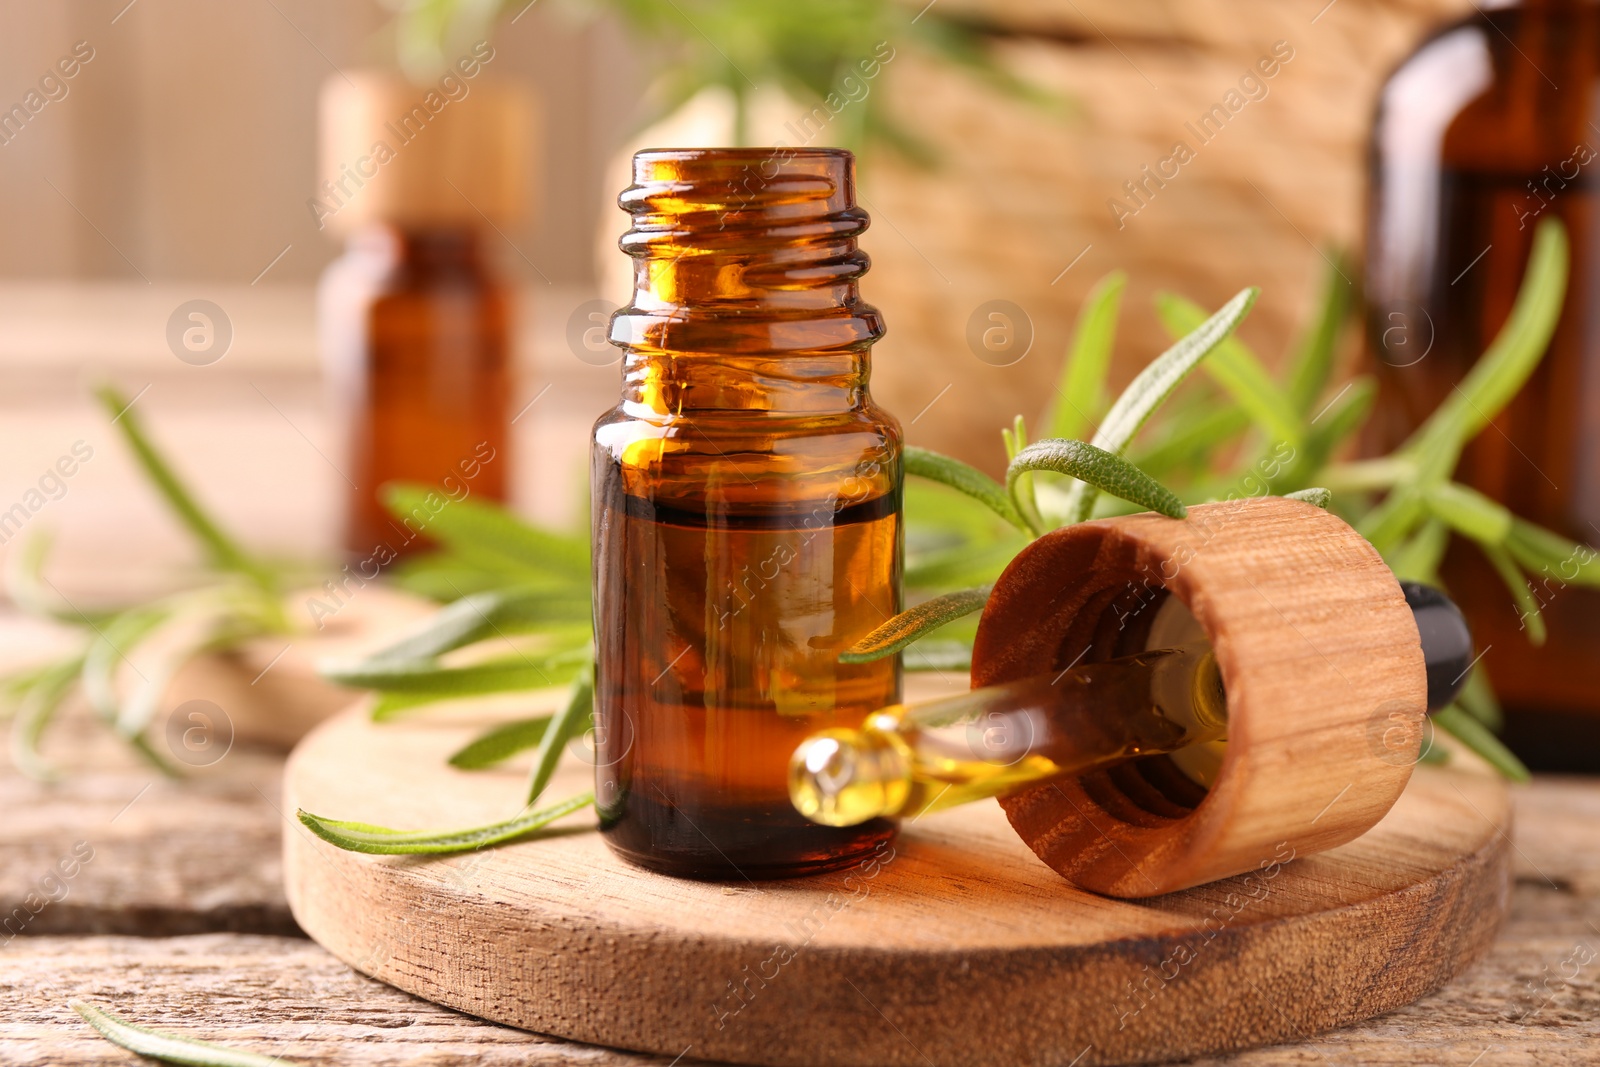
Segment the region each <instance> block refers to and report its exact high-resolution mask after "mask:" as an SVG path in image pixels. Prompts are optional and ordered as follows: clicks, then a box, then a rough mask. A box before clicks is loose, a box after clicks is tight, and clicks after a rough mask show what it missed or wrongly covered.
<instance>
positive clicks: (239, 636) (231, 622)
mask: <svg viewBox="0 0 1600 1067" xmlns="http://www.w3.org/2000/svg"><path fill="white" fill-rule="evenodd" d="M260 633H261V629H260V628H259V627H254V626H251V625H250V624H249V623H248V622H245V621H243V620H240V619H238V618H235V617H228V616H221V617H217V618H214V619H212V620H211V621H210V622H208V623H207V624H205V625H204V626H203V627H202V630H201V632H200V633H199V634H198V635H197V636H195V637H194V638H193V639H192V640H189V641H185V642H182V643H179V644H177V645H176V646H175V647H172V648H170V649H165V650H163V651H162V654H161V655H160V656H158V657H156V658H154V659H153V660H151V661H150V662H146V663H144V664H143V665H142V667H141V669H140V678H139V681H138V682H137V683H136V684H135V685H134V687H133V691H132V692H131V693H130V694H129V695H128V697H127V699H126V700H124V701H122V703H121V708H120V709H119V711H118V713H117V723H116V727H117V733H118V734H119V735H121V736H122V737H124V738H134V737H138V736H139V735H141V734H143V733H144V731H145V729H146V728H147V727H148V726H149V725H150V721H151V720H152V719H153V718H155V715H156V712H157V711H158V710H159V709H160V708H161V706H162V702H163V701H164V700H165V698H166V695H167V689H168V686H169V685H170V684H171V682H172V680H173V679H174V678H175V677H177V675H178V672H179V671H181V670H182V669H183V668H184V667H185V666H186V665H187V664H188V663H190V662H191V661H192V660H194V659H195V658H196V657H199V656H203V655H205V654H206V653H208V652H216V651H220V650H222V649H227V648H232V647H234V646H235V645H237V644H238V643H239V642H240V641H243V640H245V639H247V638H249V637H253V636H256V635H258V634H260Z"/></svg>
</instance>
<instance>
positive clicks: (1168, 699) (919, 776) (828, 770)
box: [789, 583, 1472, 826]
mask: <svg viewBox="0 0 1600 1067" xmlns="http://www.w3.org/2000/svg"><path fill="white" fill-rule="evenodd" d="M1403 588H1404V589H1405V593H1406V600H1407V602H1408V603H1409V604H1410V606H1411V608H1412V611H1413V613H1414V615H1415V618H1416V620H1417V624H1418V631H1419V634H1420V638H1421V644H1422V652H1423V659H1424V662H1425V664H1426V666H1427V671H1428V682H1429V684H1428V708H1429V710H1430V711H1432V710H1437V709H1438V708H1441V707H1443V706H1445V705H1446V704H1448V703H1449V702H1450V701H1451V700H1453V699H1454V697H1455V694H1456V692H1457V691H1458V690H1459V689H1460V686H1461V684H1462V682H1463V680H1464V678H1465V675H1466V666H1467V665H1468V664H1469V663H1470V661H1471V656H1472V638H1471V634H1470V633H1469V632H1468V631H1467V629H1466V624H1465V622H1464V620H1462V618H1461V615H1460V612H1459V611H1458V610H1457V609H1456V607H1455V605H1454V604H1452V603H1451V602H1450V601H1449V600H1448V599H1447V598H1445V597H1444V595H1443V594H1442V593H1439V592H1438V591H1437V590H1434V589H1431V588H1429V587H1427V586H1421V585H1416V584H1414V583H1403ZM1158 625H1159V623H1158ZM1192 633H1193V631H1191V634H1192ZM1227 718H1228V713H1227V694H1226V693H1225V691H1224V689H1223V684H1222V677H1221V674H1220V672H1219V671H1218V668H1217V661H1216V657H1215V656H1214V655H1213V654H1212V651H1211V647H1210V645H1209V644H1208V643H1207V642H1206V641H1205V640H1204V638H1203V637H1194V639H1192V640H1189V641H1186V642H1185V643H1183V644H1180V645H1177V646H1176V647H1170V648H1160V649H1154V650H1151V651H1147V652H1141V653H1138V654H1135V655H1131V656H1123V657H1121V658H1119V659H1113V660H1107V661H1105V662H1102V663H1087V664H1080V665H1078V666H1074V667H1070V668H1068V669H1067V670H1063V671H1059V672H1053V673H1050V674H1038V675H1034V676H1032V677H1028V678H1024V679H1021V680H1019V681H1016V682H1011V683H1008V684H1005V685H996V686H989V687H986V688H982V689H974V690H971V691H970V692H967V693H963V694H961V695H959V696H954V697H948V698H945V699H942V700H935V701H930V702H928V703H925V704H917V705H906V704H894V705H890V706H889V707H886V708H883V709H882V710H880V711H877V712H875V713H873V714H872V715H871V716H869V717H868V718H867V720H866V721H865V722H864V723H863V724H862V726H861V728H860V729H859V730H850V729H834V730H826V731H823V732H821V733H818V734H814V735H812V736H811V737H809V738H807V739H806V740H805V741H804V742H802V743H801V745H800V746H799V748H797V749H796V750H795V753H794V756H793V758H792V760H791V761H790V765H789V796H790V799H791V800H792V801H793V803H794V806H795V808H796V809H797V810H798V811H799V812H800V813H801V814H802V815H805V816H806V817H807V818H808V819H811V820H812V821H813V822H818V823H822V824H824V825H828V826H854V825H856V824H858V823H862V822H865V821H867V820H868V819H873V818H880V817H887V818H909V817H912V816H915V815H918V814H921V813H922V812H925V811H936V810H939V809H941V808H948V807H953V806H955V805H957V804H965V803H969V802H971V801H974V800H981V799H983V798H985V797H993V796H999V795H1001V794H1003V793H1007V792H1010V791H1011V790H1013V789H1016V788H1020V787H1022V786H1026V785H1033V784H1037V783H1040V782H1045V781H1049V780H1050V779H1052V778H1057V777H1062V776H1067V775H1079V774H1084V773H1087V772H1090V771H1095V770H1100V769H1103V768H1106V767H1111V766H1114V765H1116V764H1119V763H1123V762H1126V761H1127V760H1130V759H1134V758H1137V757H1140V756H1150V755H1156V754H1160V753H1182V752H1183V751H1184V750H1187V749H1192V748H1194V747H1196V746H1200V745H1203V744H1205V743H1207V742H1215V741H1222V740H1224V739H1225V738H1226V736H1227ZM1180 765H1181V766H1183V768H1184V770H1185V771H1186V772H1187V773H1189V774H1190V775H1191V776H1192V777H1196V778H1198V779H1200V780H1199V781H1198V784H1199V785H1202V786H1208V785H1210V782H1209V781H1206V780H1204V779H1205V778H1206V777H1207V775H1206V768H1205V766H1204V763H1203V762H1197V761H1184V762H1183V764H1180Z"/></svg>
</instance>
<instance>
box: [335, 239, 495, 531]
mask: <svg viewBox="0 0 1600 1067" xmlns="http://www.w3.org/2000/svg"><path fill="white" fill-rule="evenodd" d="M319 300H320V305H321V307H320V312H319V317H320V319H321V327H322V330H323V344H324V348H325V351H326V354H327V356H328V357H329V364H330V377H331V378H332V380H333V384H334V396H335V402H336V405H337V407H338V409H339V416H340V422H341V424H342V425H343V426H344V428H345V434H346V445H345V449H344V453H343V454H344V457H345V469H344V474H345V475H346V476H347V477H348V478H349V479H350V481H351V482H353V483H354V485H353V486H350V487H348V488H349V489H350V492H349V494H348V495H347V497H346V499H347V502H348V503H347V505H346V511H345V527H344V547H345V550H346V551H347V552H349V553H350V554H351V555H353V556H356V557H359V558H361V559H366V558H368V557H370V556H372V554H373V553H374V552H375V551H376V550H377V548H378V546H380V545H382V546H388V547H389V548H390V549H392V550H394V551H395V552H396V553H397V554H404V553H406V552H409V551H414V550H415V549H417V548H419V547H423V546H424V545H426V544H428V543H429V542H428V539H427V531H426V523H425V522H422V521H419V522H416V523H411V522H405V521H400V520H396V519H395V518H394V517H393V516H391V515H390V514H389V512H388V510H387V509H386V508H384V506H383V504H382V503H381V501H380V500H379V497H378V490H379V488H380V487H381V486H383V485H384V484H385V483H386V482H392V481H409V482H418V483H421V484H423V485H430V486H438V487H439V488H440V489H441V491H442V494H441V495H444V494H448V495H449V496H450V497H452V498H455V497H459V496H460V495H461V492H462V490H465V491H466V492H467V493H468V494H471V495H478V494H481V495H482V496H483V497H485V498H487V499H491V500H504V499H505V498H506V491H507V487H508V480H507V477H508V474H509V467H510V464H509V456H508V451H509V450H508V449H507V447H506V437H507V423H508V420H509V418H510V414H511V413H510V411H509V405H510V399H511V369H512V368H511V358H510V339H509V337H508V331H509V322H508V320H509V308H508V303H509V300H508V296H507V293H506V291H505V287H504V286H503V285H502V284H501V283H500V282H499V281H498V280H497V279H496V278H495V277H494V276H493V275H492V273H491V272H490V270H489V269H488V267H487V266H486V265H485V264H484V262H483V259H482V257H481V255H480V250H479V240H478V234H477V232H476V231H475V230H474V229H472V228H471V227H468V226H436V227H430V228H422V227H416V226H412V227H405V228H402V227H399V226H392V225H384V224H381V223H374V224H372V225H370V226H367V227H365V228H363V229H361V230H360V231H358V232H357V233H355V234H354V235H353V236H352V237H351V239H350V241H349V244H348V245H347V250H346V252H345V254H344V256H343V257H342V258H340V259H339V260H338V261H337V262H335V263H334V264H333V265H332V266H330V267H329V268H328V271H327V273H326V274H325V275H324V276H323V281H322V288H321V292H320V293H319ZM380 555H381V553H380Z"/></svg>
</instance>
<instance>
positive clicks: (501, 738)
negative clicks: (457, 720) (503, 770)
mask: <svg viewBox="0 0 1600 1067" xmlns="http://www.w3.org/2000/svg"><path fill="white" fill-rule="evenodd" d="M549 725H550V716H548V715H540V716H537V717H535V718H532V719H518V720H516V721H515V722H508V723H506V724H504V725H502V726H496V727H495V728H494V729H492V730H489V731H487V732H485V733H481V734H479V735H478V736H477V737H474V738H473V739H472V740H471V741H469V742H467V744H465V745H463V746H462V747H461V748H459V749H457V750H456V751H455V752H454V753H452V754H451V756H450V766H452V767H459V768H461V769H462V770H464V771H476V770H481V769H483V768H484V767H493V766H494V765H495V764H497V763H503V762H504V761H506V760H508V759H510V758H511V757H512V756H515V755H516V754H517V753H518V752H524V751H526V750H528V749H530V748H533V747H534V746H535V745H537V744H538V743H539V739H540V738H542V737H544V735H545V730H546V728H547V727H549Z"/></svg>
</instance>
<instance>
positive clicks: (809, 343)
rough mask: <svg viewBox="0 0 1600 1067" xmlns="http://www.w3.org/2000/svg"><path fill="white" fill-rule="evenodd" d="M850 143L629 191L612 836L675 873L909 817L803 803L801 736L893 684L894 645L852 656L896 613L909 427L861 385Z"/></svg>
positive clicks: (708, 155) (637, 168)
mask: <svg viewBox="0 0 1600 1067" xmlns="http://www.w3.org/2000/svg"><path fill="white" fill-rule="evenodd" d="M853 167H854V160H853V157H852V156H851V155H850V154H849V153H848V152H844V151H840V150H800V151H796V150H789V149H748V150H744V149H741V150H731V149H730V150H681V151H671V150H659V151H647V152H641V153H639V154H638V155H637V156H635V157H634V171H633V182H634V184H633V185H632V186H631V187H630V188H628V189H627V190H626V191H625V192H624V193H623V194H622V198H621V204H622V206H623V208H624V209H625V210H627V211H628V212H629V213H630V214H631V215H632V216H633V219H632V229H631V230H630V231H629V232H628V234H627V235H626V236H625V237H624V238H623V240H622V247H623V250H624V251H626V252H627V253H628V254H629V255H631V256H633V257H634V265H635V281H636V291H635V293H634V297H633V301H632V303H631V304H630V305H629V306H628V307H625V308H623V309H622V310H621V311H619V312H618V313H617V314H616V315H615V317H614V318H613V319H612V324H611V340H612V341H613V343H615V344H617V345H619V346H621V347H622V348H623V349H624V351H625V352H626V358H625V359H624V361H623V384H622V400H621V403H619V404H618V405H617V407H616V408H615V409H613V410H612V411H610V412H608V413H607V414H606V415H604V416H603V417H601V419H600V420H599V422H597V423H596V424H595V430H594V450H593V465H592V468H591V475H592V488H593V502H594V565H595V639H596V648H597V654H598V661H597V673H596V691H595V692H596V700H595V713H596V738H597V743H596V761H597V767H596V798H597V806H598V808H599V811H600V821H601V829H602V831H603V833H604V834H605V837H606V840H607V842H608V843H609V844H610V845H611V847H612V848H613V849H615V850H616V851H617V852H618V853H620V854H621V855H623V856H624V857H626V858H628V859H630V860H632V861H634V862H636V863H640V864H642V865H644V866H647V867H652V868H655V869H657V870H661V871H665V872H668V873H671V874H677V875H683V876H689V877H702V878H741V877H744V878H772V877H784V876H788V875H797V874H805V873H809V872H814V871H823V870H830V869H834V868H838V867H841V866H845V865H848V864H851V863H853V862H856V861H858V860H859V859H860V858H861V857H862V856H864V855H866V854H867V853H868V852H870V851H871V850H872V849H873V848H874V847H876V846H877V845H878V844H879V843H881V842H882V841H884V840H885V839H887V838H888V837H889V836H890V835H891V834H892V833H893V829H894V828H893V824H892V823H890V822H888V821H886V820H883V819H875V820H872V821H870V822H868V823H865V824H863V825H860V826H853V827H844V828H839V827H825V826H819V825H816V824H814V823H811V822H809V821H808V820H806V819H805V818H803V817H802V816H801V815H800V814H799V813H798V812H796V811H795V810H794V808H793V806H792V805H791V804H790V803H789V797H788V789H787V766H788V760H789V755H790V753H792V752H793V751H794V749H795V746H796V745H798V744H799V743H800V742H801V741H802V740H803V739H804V738H805V737H806V736H807V735H809V734H811V733H814V732H816V731H817V730H819V729H826V728H829V727H833V726H858V725H860V723H861V722H862V720H863V719H864V718H865V717H866V715H867V714H868V713H870V712H872V711H874V710H875V709H877V708H880V707H882V706H884V705H885V704H891V703H894V702H895V701H896V700H897V699H898V694H899V690H900V668H899V665H898V663H897V662H896V660H895V658H893V657H891V658H889V659H886V660H880V661H878V662H876V663H870V664H862V665H847V664H843V663H840V662H839V654H840V652H842V651H843V650H844V649H845V648H847V647H848V646H849V645H850V644H852V643H853V642H855V641H856V640H857V639H859V638H860V637H862V636H863V635H865V634H866V633H868V632H869V631H871V630H872V629H873V628H875V627H876V626H878V625H879V624H881V623H882V622H883V621H884V620H886V619H888V618H889V617H891V616H892V615H894V614H895V613H896V612H897V611H898V610H899V608H900V569H901V555H902V547H901V546H902V530H901V516H900V482H901V458H900V453H901V449H900V430H899V427H898V426H897V425H896V423H895V421H894V420H893V418H891V417H890V416H889V415H888V414H886V413H885V412H884V411H882V410H881V409H879V408H878V407H877V406H876V405H875V404H873V402H872V398H871V396H870V395H869V393H868V391H867V378H868V368H869V362H868V349H869V348H870V347H871V345H872V343H873V342H874V341H876V340H877V339H878V338H879V337H880V336H882V334H883V324H882V321H881V319H880V317H879V315H878V313H877V311H876V310H874V309H873V308H871V307H869V306H867V305H866V304H864V303H862V302H861V299H860V296H859V294H858V292H857V283H858V281H859V279H860V277H861V275H862V274H863V273H864V272H865V271H866V269H867V257H866V255H865V254H864V253H862V252H861V251H859V250H858V248H857V246H856V239H857V237H858V235H859V234H860V233H861V232H862V231H863V230H864V229H865V228H866V226H867V217H866V215H865V213H864V212H862V211H861V210H859V209H858V208H857V207H856V205H855V198H854V174H853Z"/></svg>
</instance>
